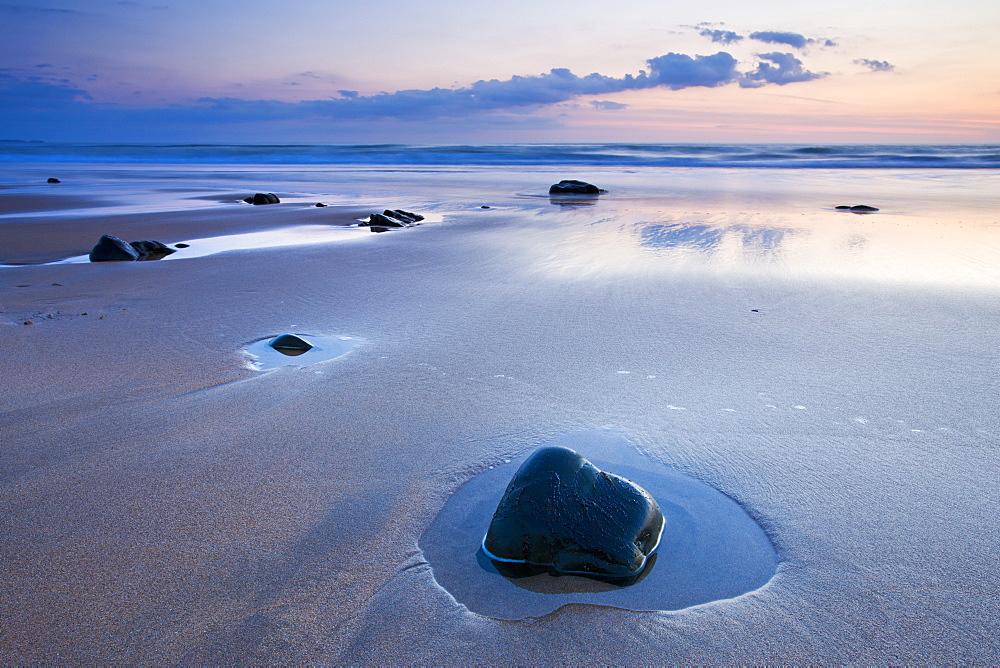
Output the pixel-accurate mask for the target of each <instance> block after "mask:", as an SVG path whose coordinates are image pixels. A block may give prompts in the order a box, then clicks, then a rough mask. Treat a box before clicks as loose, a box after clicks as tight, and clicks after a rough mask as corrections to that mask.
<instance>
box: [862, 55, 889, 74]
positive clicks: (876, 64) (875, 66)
mask: <svg viewBox="0 0 1000 668" xmlns="http://www.w3.org/2000/svg"><path fill="white" fill-rule="evenodd" d="M854 63H855V64H856V65H864V66H865V67H867V68H868V69H870V70H871V71H872V72H892V71H893V70H894V69H896V66H895V65H893V64H892V63H890V62H888V61H886V60H869V59H868V58H859V59H857V60H855V61H854Z"/></svg>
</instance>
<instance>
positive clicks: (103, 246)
mask: <svg viewBox="0 0 1000 668" xmlns="http://www.w3.org/2000/svg"><path fill="white" fill-rule="evenodd" d="M138 259H139V251H137V250H136V249H134V248H132V246H131V245H130V244H128V243H126V242H125V241H122V240H121V239H119V238H118V237H113V236H111V235H109V234H105V235H103V236H102V237H101V238H100V240H98V242H97V244H96V245H95V246H94V247H93V248H92V249H91V250H90V261H91V262H135V261H136V260H138Z"/></svg>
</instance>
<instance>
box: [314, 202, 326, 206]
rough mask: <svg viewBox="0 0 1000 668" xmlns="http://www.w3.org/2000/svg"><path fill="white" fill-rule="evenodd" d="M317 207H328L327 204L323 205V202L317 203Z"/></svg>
mask: <svg viewBox="0 0 1000 668" xmlns="http://www.w3.org/2000/svg"><path fill="white" fill-rule="evenodd" d="M316 206H326V204H323V203H322V202H316Z"/></svg>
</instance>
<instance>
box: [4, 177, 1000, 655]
mask: <svg viewBox="0 0 1000 668" xmlns="http://www.w3.org/2000/svg"><path fill="white" fill-rule="evenodd" d="M747 171H749V170H747ZM84 174H85V172H84V171H83V168H81V171H80V172H78V173H77V174H73V173H71V174H69V176H68V177H67V174H66V173H65V172H62V173H60V174H58V176H59V177H60V178H62V179H63V184H60V185H59V186H54V188H58V187H61V186H62V185H66V184H69V185H70V186H71V188H72V187H75V186H73V183H74V178H73V177H74V176H80V177H82V176H83V175H84ZM740 174H741V172H739V171H738V170H734V171H732V172H727V171H723V170H720V171H719V173H714V172H712V171H702V172H698V173H695V174H692V173H689V172H684V171H683V170H677V173H676V174H674V173H665V174H663V173H656V174H647V173H641V174H626V173H618V172H607V173H596V174H579V173H567V171H562V172H560V173H549V172H541V171H539V172H537V173H523V174H517V175H514V176H511V175H509V174H508V175H506V176H504V175H499V174H494V175H492V177H491V178H492V180H484V178H483V175H482V174H478V173H474V174H467V175H455V174H444V173H441V174H436V173H433V172H427V173H407V172H401V173H396V174H393V175H391V176H390V175H386V174H383V175H380V176H379V177H378V178H379V179H382V180H384V181H388V180H390V179H392V180H393V181H392V183H391V188H390V187H389V185H386V184H384V183H383V184H382V185H379V186H377V187H376V186H372V185H371V183H372V182H373V181H375V180H376V177H375V176H373V175H370V174H366V175H362V176H358V177H357V178H356V179H355V180H353V181H350V183H347V184H344V183H336V184H334V183H332V182H331V183H330V185H329V186H328V187H329V192H330V194H331V199H332V198H333V196H334V195H335V194H337V193H342V192H344V190H345V189H350V191H351V192H355V193H361V194H362V195H361V196H360V197H359V201H358V202H357V203H356V204H353V205H349V206H344V207H341V206H339V205H338V206H334V207H326V208H311V204H312V202H314V201H320V200H321V199H323V197H322V196H323V195H324V192H323V190H322V187H321V181H322V180H323V179H322V178H321V176H316V175H312V176H309V177H308V178H303V180H302V183H296V182H294V179H295V178H298V177H294V176H288V177H287V180H286V181H285V182H282V183H279V184H275V185H274V186H273V187H272V188H271V190H273V191H274V192H277V193H279V195H281V196H282V199H283V201H282V203H281V204H279V205H270V206H260V207H250V206H246V205H242V204H240V203H238V202H237V203H234V202H230V201H229V197H230V195H234V194H239V193H242V192H243V191H244V190H246V191H247V192H246V194H251V193H252V192H253V189H250V188H244V187H243V186H242V185H241V184H237V185H228V184H226V183H225V180H224V179H222V178H220V179H218V182H206V180H205V179H201V180H198V179H192V181H191V183H190V184H189V183H188V182H186V181H184V179H183V178H180V177H177V176H175V177H173V179H172V181H171V183H170V187H171V188H174V189H175V190H178V191H182V192H181V194H187V195H191V196H192V197H194V196H199V197H207V198H208V199H202V200H198V202H197V203H196V204H193V205H191V206H190V207H189V208H187V209H184V208H183V207H180V206H178V207H176V208H170V209H169V210H163V211H157V210H146V209H147V208H149V207H148V206H147V205H148V203H143V201H142V199H141V198H138V197H137V195H136V193H137V192H141V190H142V189H141V188H137V187H134V186H133V185H130V186H129V188H128V189H126V190H125V191H122V190H121V189H120V188H119V186H118V181H109V182H107V183H105V182H103V181H100V179H96V177H95V179H96V182H95V183H90V184H89V185H88V187H89V189H90V190H91V195H90V197H93V198H95V199H99V200H101V201H102V202H104V204H102V205H101V206H102V207H103V210H102V212H101V213H100V214H98V215H94V213H93V211H92V209H93V207H89V208H88V207H73V206H68V205H67V200H64V199H59V200H55V199H54V200H53V204H52V206H51V207H46V206H38V202H37V201H35V202H33V203H32V204H31V207H26V205H25V203H24V201H23V200H22V201H21V203H20V204H13V203H12V202H13V201H14V200H13V199H5V198H6V197H7V196H8V195H10V197H11V198H14V197H16V196H18V193H22V194H23V191H24V188H25V187H26V186H25V187H21V186H19V187H17V188H13V189H8V190H5V191H0V206H3V207H6V208H2V209H0V212H2V213H0V233H2V235H3V244H2V249H0V263H3V264H16V263H31V265H30V266H16V267H3V268H0V289H2V294H3V301H2V304H0V311H2V312H0V343H2V345H3V350H4V354H3V356H2V358H0V376H2V377H3V379H4V382H3V385H4V390H3V392H2V393H0V402H2V403H0V410H2V414H0V420H2V433H3V447H2V448H0V513H2V516H3V517H4V518H5V521H4V531H3V532H2V534H0V563H2V564H3V575H2V576H0V618H2V619H3V620H4V623H3V625H0V654H2V656H3V657H4V659H5V661H7V662H10V663H28V662H45V663H70V664H72V663H91V664H92V663H196V664H206V663H221V664H250V663H278V662H281V663H337V664H382V665H385V664H403V663H406V664H413V663H418V664H419V663H436V664H445V663H448V664H450V663H474V664H496V663H571V664H598V663H599V664H608V663H615V664H620V663H628V664H669V663H696V662H697V663H756V664H760V663H779V662H782V663H788V662H794V663H806V662H829V663H845V662H856V663H889V662H904V661H906V662H933V663H939V662H976V663H994V662H996V661H998V660H1000V652H998V647H997V644H996V629H997V622H998V619H997V613H996V610H997V593H996V592H997V591H1000V579H998V578H1000V576H998V575H997V569H996V557H997V547H996V546H997V545H998V544H1000V529H998V528H997V524H996V521H995V515H996V507H997V503H998V501H1000V498H998V492H997V485H996V481H997V479H998V477H1000V475H998V474H1000V465H998V463H997V461H998V460H997V456H996V455H997V446H998V444H1000V433H998V429H1000V423H998V420H997V413H996V391H995V390H996V377H997V371H998V367H997V352H996V351H997V350H1000V328H998V327H997V323H998V322H1000V299H998V296H1000V272H998V269H997V267H998V264H997V259H998V257H1000V253H998V252H997V249H998V248H1000V234H998V224H997V219H996V215H995V213H992V210H991V207H990V204H989V202H990V201H991V200H990V197H991V196H990V192H995V191H994V190H991V187H992V185H995V179H996V177H995V176H994V177H993V180H992V181H991V180H990V179H989V178H986V177H983V176H976V177H975V178H976V179H978V181H977V185H976V187H972V188H971V189H967V190H962V189H961V188H962V184H963V183H966V182H965V181H963V179H962V176H961V175H959V174H950V175H944V176H942V177H941V179H944V180H942V181H934V180H924V181H921V180H920V179H914V178H912V177H911V176H909V175H908V176H906V177H905V178H904V177H899V178H894V177H891V175H885V174H881V173H879V174H878V175H877V176H878V178H875V176H874V175H873V173H868V174H857V175H855V176H851V175H838V176H837V177H836V178H835V179H834V180H825V179H820V178H819V177H816V176H811V175H809V176H806V175H802V174H789V175H783V174H778V173H777V172H772V173H770V174H769V175H762V176H760V177H758V178H756V179H751V178H749V177H746V178H744V177H742V176H740ZM181 176H183V175H181ZM576 177H580V178H585V179H586V180H590V181H593V182H595V183H599V184H600V185H602V186H603V187H606V188H608V189H609V190H610V191H611V192H610V193H609V196H608V197H606V198H602V199H601V200H599V201H598V202H597V203H595V204H593V205H592V206H577V207H566V206H559V205H558V204H553V203H550V201H549V200H548V198H547V197H544V188H545V186H547V184H548V183H553V182H555V181H558V180H559V179H560V178H576ZM157 178H158V175H157V174H146V175H143V179H146V180H147V181H149V182H155V181H156V179H157ZM343 178H344V179H347V178H348V177H346V176H345V177H343ZM713 179H715V180H713ZM928 179H929V177H928ZM331 181H332V179H331ZM143 183H145V182H143ZM487 184H488V185H487ZM536 184H540V185H536ZM15 185H16V184H15ZM654 186H655V187H654ZM987 186H989V187H987ZM67 190H68V191H69V194H67V195H59V194H54V195H52V196H53V197H60V198H61V197H82V196H83V194H81V193H79V192H76V191H73V190H71V189H67ZM81 190H82V188H81ZM390 191H391V193H394V195H395V196H387V193H388V192H390ZM42 192H45V193H48V192H49V191H48V190H44V191H42ZM956 193H957V194H959V195H960V196H952V197H950V198H949V194H951V195H955V194H956ZM108 202H112V203H115V204H114V205H113V206H110V207H109V205H108V204H107V203H108ZM857 203H870V204H876V205H880V206H881V208H882V209H883V211H882V212H880V213H879V214H876V215H872V216H853V215H851V214H844V213H841V212H836V211H834V210H832V207H833V206H835V205H837V204H857ZM483 204H486V205H491V206H492V207H493V208H491V209H488V210H486V209H479V208H478V207H479V206H480V205H483ZM115 206H118V207H119V209H115ZM17 207H21V208H20V209H18V208H17ZM399 207H401V208H404V209H407V210H414V211H417V212H419V213H425V212H436V213H439V214H441V215H442V216H443V220H442V221H441V222H436V223H432V224H427V225H423V226H420V227H416V228H412V229H406V230H400V231H393V232H389V233H386V234H369V235H368V236H367V237H366V238H364V239H361V240H358V241H357V242H352V243H337V242H331V243H323V244H310V245H299V246H287V247H279V248H272V249H257V250H239V251H232V252H227V253H219V254H215V255H208V256H204V257H197V258H191V259H183V258H181V259H175V260H165V261H158V262H143V263H100V264H39V263H46V262H54V261H58V260H60V259H64V258H66V257H70V256H73V255H79V254H82V253H86V252H87V251H88V250H89V247H90V246H91V245H92V244H93V243H94V242H95V241H96V239H97V237H98V236H99V235H100V234H102V233H108V234H116V235H117V236H123V237H126V238H127V239H128V240H132V239H157V240H160V241H164V242H167V243H170V244H173V243H176V242H178V241H183V240H185V239H197V238H205V237H210V236H215V235H223V234H231V233H237V232H248V231H258V230H260V229H264V228H266V229H272V228H279V227H282V226H294V225H303V224H325V223H327V222H328V223H329V224H332V225H344V224H349V223H350V221H351V220H353V219H354V218H355V217H357V216H359V215H364V214H367V213H371V212H372V211H379V210H381V209H382V208H399ZM28 208H31V209H32V210H30V211H29V210H27V209H28ZM47 208H48V209H50V210H51V212H52V215H47V213H46V211H45V209H47ZM151 208H154V209H155V207H151ZM109 209H110V210H109ZM116 210H117V211H119V213H117V214H116V213H115V211H116ZM16 211H19V212H20V213H23V214H25V215H23V216H22V215H15V213H16ZM57 212H58V215H56V213H57ZM84 314H86V315H84ZM26 321H31V322H32V323H33V324H31V325H25V324H23V323H24V322H26ZM286 332H291V333H296V332H301V333H307V334H312V335H316V336H334V337H336V336H352V337H358V338H362V339H364V343H363V344H362V345H359V346H357V347H356V348H355V349H353V350H351V351H350V352H349V353H348V354H346V355H344V356H343V357H340V358H338V359H334V360H329V361H327V362H320V363H317V364H314V365H306V366H289V367H284V368H280V369H276V370H272V371H267V372H260V371H255V370H253V369H250V368H248V366H247V363H246V356H245V353H244V352H243V350H244V348H245V347H246V346H247V345H248V344H250V343H252V342H254V341H258V340H261V339H264V338H267V337H272V336H276V335H278V334H282V333H286ZM600 427H609V428H613V429H616V430H619V431H620V432H621V433H623V434H625V435H626V436H627V437H628V439H629V440H630V442H632V443H633V444H634V445H635V447H636V448H637V450H638V451H640V452H642V453H643V454H644V455H646V456H648V457H649V458H650V459H652V460H654V461H655V462H656V463H657V465H658V466H664V467H667V468H669V469H671V470H673V471H676V472H678V473H683V474H685V475H687V476H690V477H692V478H694V479H697V480H699V481H701V482H702V483H705V484H707V485H710V486H712V487H713V488H715V489H717V490H719V491H720V492H722V493H723V494H725V495H726V496H728V497H729V498H731V499H733V500H734V501H736V502H737V503H739V504H740V505H741V506H742V507H743V509H744V510H745V511H746V512H747V513H748V514H749V515H750V516H751V517H753V518H754V520H755V521H756V522H758V523H759V524H760V526H761V527H763V529H764V530H765V532H766V533H767V536H768V538H769V539H770V540H771V542H772V543H773V545H774V547H775V549H776V551H777V554H778V558H779V560H780V563H779V565H778V571H777V574H776V575H775V577H774V578H773V579H772V580H771V581H770V582H768V583H767V584H766V585H765V586H764V587H763V588H761V589H758V590H755V591H752V592H750V593H746V594H743V595H742V596H739V597H737V598H732V599H725V600H720V601H715V602H712V603H708V604H705V605H699V606H695V607H690V608H685V609H681V610H675V611H665V612H633V611H629V610H625V609H622V608H620V607H612V606H602V605H592V604H586V605H579V604H574V605H569V606H564V607H562V608H560V609H559V610H557V611H556V612H554V613H552V614H549V615H545V616H543V617H539V618H530V619H525V620H519V621H507V620H498V619H493V618H491V617H488V616H482V615H478V614H475V613H474V612H471V611H469V610H468V609H466V608H465V607H464V606H463V605H462V604H461V603H459V602H458V601H456V600H455V598H454V597H452V596H451V594H449V592H448V591H447V590H446V589H444V588H442V587H441V586H440V585H439V584H438V582H437V581H436V580H435V577H434V572H433V564H428V562H427V560H426V559H425V557H424V555H423V554H422V552H421V550H420V539H421V536H423V535H424V534H425V532H426V531H427V529H428V527H430V526H431V525H432V524H433V522H434V520H435V518H436V517H437V516H438V513H439V512H440V511H441V510H442V509H443V508H444V507H445V505H446V503H447V501H448V499H449V498H450V497H451V495H452V494H454V493H455V492H456V491H457V490H459V489H460V488H461V487H462V485H464V484H465V483H466V482H468V481H470V480H472V479H473V478H474V477H475V476H476V475H477V474H478V473H481V472H483V471H487V470H489V467H490V466H499V465H501V464H502V463H503V462H504V461H505V460H508V459H511V460H516V459H517V457H519V456H521V455H523V454H525V453H527V452H528V451H530V450H531V449H532V448H534V447H537V446H538V445H541V444H543V443H546V442H548V441H550V440H551V439H553V438H556V437H558V436H559V435H561V434H567V433H573V432H577V431H581V430H588V429H594V428H600ZM539 595H542V596H544V594H539Z"/></svg>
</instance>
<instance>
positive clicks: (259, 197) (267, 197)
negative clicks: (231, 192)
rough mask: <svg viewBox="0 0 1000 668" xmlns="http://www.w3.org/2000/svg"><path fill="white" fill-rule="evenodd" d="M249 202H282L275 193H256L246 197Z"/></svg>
mask: <svg viewBox="0 0 1000 668" xmlns="http://www.w3.org/2000/svg"><path fill="white" fill-rule="evenodd" d="M243 201H244V202H246V203H247V204H279V203H280V202H281V200H280V199H278V196H277V195H275V194H274V193H255V194H253V195H251V196H250V197H244V198H243Z"/></svg>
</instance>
